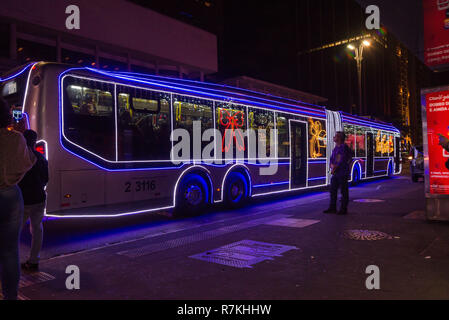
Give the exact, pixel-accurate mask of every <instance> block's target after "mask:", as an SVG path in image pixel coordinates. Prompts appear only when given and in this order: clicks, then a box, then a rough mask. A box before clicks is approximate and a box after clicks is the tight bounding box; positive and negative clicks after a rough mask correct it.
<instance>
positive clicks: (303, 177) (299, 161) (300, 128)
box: [290, 120, 308, 189]
mask: <svg viewBox="0 0 449 320" xmlns="http://www.w3.org/2000/svg"><path fill="white" fill-rule="evenodd" d="M290 141H291V144H290V148H291V152H290V154H291V159H290V168H291V170H290V172H291V173H290V175H291V177H290V181H291V187H292V189H296V188H304V187H307V159H308V156H307V123H305V122H299V121H294V120H291V121H290Z"/></svg>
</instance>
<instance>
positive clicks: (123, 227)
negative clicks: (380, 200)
mask: <svg viewBox="0 0 449 320" xmlns="http://www.w3.org/2000/svg"><path fill="white" fill-rule="evenodd" d="M390 179H398V177H394V178H390ZM382 180H388V178H378V179H373V180H371V181H367V182H363V183H361V184H359V185H358V186H356V187H352V188H369V187H371V186H372V185H376V184H378V183H379V181H382ZM326 189H327V188H326V187H323V188H322V189H317V190H315V191H307V190H305V191H300V192H296V193H292V194H290V195H287V196H286V195H285V194H278V195H269V196H266V197H262V198H258V199H254V200H253V201H252V203H251V204H250V205H248V206H247V207H245V208H243V209H241V210H239V211H238V212H235V211H232V212H227V211H225V210H224V209H223V207H222V206H220V205H218V206H214V208H215V209H216V210H215V211H213V212H208V213H205V214H203V215H200V216H196V217H190V218H185V219H182V220H181V219H180V220H173V219H171V218H169V217H167V216H163V215H159V214H154V213H148V214H141V215H137V216H129V217H122V218H114V219H107V218H106V219H105V218H101V219H100V222H99V223H95V224H88V225H87V226H86V224H85V223H84V220H83V219H58V218H46V220H45V227H46V228H47V227H48V228H50V229H52V231H51V232H52V235H51V236H49V237H46V239H45V247H46V248H51V247H52V246H56V245H58V246H60V245H67V244H71V243H72V244H73V243H90V242H99V241H101V242H106V243H108V239H110V240H111V242H118V241H123V240H127V239H123V237H124V236H126V237H127V238H129V237H134V239H136V238H139V237H143V236H144V235H146V234H148V231H149V230H151V229H160V228H163V229H164V231H167V233H169V232H170V230H173V229H177V230H178V229H179V230H180V229H182V227H183V226H184V227H185V226H190V227H192V226H198V227H201V226H202V225H204V224H205V223H209V222H211V223H213V222H216V221H217V220H219V219H220V218H221V217H226V216H228V215H229V214H232V213H234V214H236V215H238V216H240V217H244V216H246V215H249V214H251V212H254V208H256V207H259V206H267V205H271V204H282V203H283V202H287V201H289V200H295V199H298V198H303V199H307V198H313V197H314V196H317V195H323V194H326V192H324V193H323V191H325V190H326ZM323 201H326V200H323ZM29 238H30V236H29V232H23V233H22V241H25V243H29ZM121 238H122V239H121Z"/></svg>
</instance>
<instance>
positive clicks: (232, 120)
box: [216, 103, 247, 159]
mask: <svg viewBox="0 0 449 320" xmlns="http://www.w3.org/2000/svg"><path fill="white" fill-rule="evenodd" d="M246 117H247V115H246V108H245V107H242V106H237V105H233V104H228V103H220V104H218V105H217V108H216V122H217V129H219V130H220V133H221V135H222V143H221V149H222V153H223V155H222V158H234V159H236V158H237V159H241V158H242V157H245V154H246V152H247V148H246V138H245V136H244V133H245V131H246V121H247V119H246ZM231 146H232V148H231Z"/></svg>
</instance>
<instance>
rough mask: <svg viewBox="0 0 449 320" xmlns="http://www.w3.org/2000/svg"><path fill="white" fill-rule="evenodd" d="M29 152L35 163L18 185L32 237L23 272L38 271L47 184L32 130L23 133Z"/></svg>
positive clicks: (46, 173)
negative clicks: (32, 155)
mask: <svg viewBox="0 0 449 320" xmlns="http://www.w3.org/2000/svg"><path fill="white" fill-rule="evenodd" d="M23 136H24V137H25V140H26V142H27V145H28V148H29V149H30V152H32V153H34V155H35V157H36V159H37V161H36V163H35V164H34V166H33V167H32V168H31V170H30V171H28V172H27V174H26V175H25V176H24V177H23V179H22V181H20V183H19V187H20V189H21V190H22V195H23V202H24V205H25V206H24V214H23V222H24V224H25V223H26V221H27V220H28V219H29V220H30V233H31V235H32V240H31V250H30V255H29V259H28V260H27V261H26V262H25V263H23V264H22V269H23V270H25V271H31V272H34V271H38V270H39V258H40V256H39V255H40V251H41V249H42V240H43V226H42V219H43V218H44V213H45V206H46V200H47V194H46V192H45V186H46V185H47V183H48V162H47V159H45V157H44V156H43V155H42V154H40V153H39V152H37V151H36V149H35V147H36V140H37V133H36V132H35V131H33V130H26V131H25V132H24V133H23Z"/></svg>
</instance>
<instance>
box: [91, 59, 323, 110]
mask: <svg viewBox="0 0 449 320" xmlns="http://www.w3.org/2000/svg"><path fill="white" fill-rule="evenodd" d="M86 69H87V70H90V71H93V72H95V73H99V74H101V75H104V76H108V77H111V78H116V79H120V80H126V81H129V82H135V83H140V84H147V85H152V86H157V87H162V88H167V89H172V90H178V91H181V92H186V93H190V94H195V95H200V96H206V97H210V98H211V99H218V100H225V101H226V100H229V96H224V95H219V94H212V93H207V92H203V91H199V90H203V89H201V88H197V89H198V90H191V89H187V88H183V87H177V86H173V85H166V84H162V83H159V82H158V81H147V80H140V79H135V78H132V77H125V76H119V75H116V74H113V73H109V72H104V71H100V70H96V69H92V68H86ZM246 98H252V97H249V96H246ZM232 103H236V104H239V103H240V104H244V105H248V106H251V105H253V106H254V107H257V106H259V107H264V108H269V109H277V110H280V111H284V112H291V113H295V114H298V115H299V116H301V114H305V116H310V117H316V118H321V119H325V118H326V114H325V113H324V109H323V112H320V110H313V109H311V108H305V109H307V110H309V109H310V110H313V112H312V111H303V110H300V109H299V108H300V107H299V106H293V105H288V104H285V103H280V102H279V104H284V105H288V106H291V107H294V108H296V109H292V108H285V107H279V106H274V105H270V104H265V103H260V102H255V101H251V100H243V99H238V98H236V99H235V101H234V100H233V101H232ZM273 103H278V102H273ZM303 116H304V115H303Z"/></svg>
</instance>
